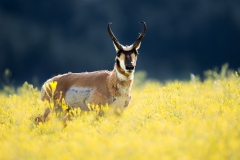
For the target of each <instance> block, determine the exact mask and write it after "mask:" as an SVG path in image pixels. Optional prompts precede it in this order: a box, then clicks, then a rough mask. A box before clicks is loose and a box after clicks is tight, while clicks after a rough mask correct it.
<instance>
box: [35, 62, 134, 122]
mask: <svg viewBox="0 0 240 160" xmlns="http://www.w3.org/2000/svg"><path fill="white" fill-rule="evenodd" d="M117 72H120V73H121V74H124V75H125V76H126V77H128V76H130V74H126V73H125V72H124V71H123V70H122V69H121V68H120V67H118V66H117V65H116V64H115V67H114V69H113V71H111V72H110V71H96V72H86V73H67V74H63V75H58V76H55V77H53V78H51V79H49V80H48V81H47V82H46V83H45V84H44V85H43V87H42V90H41V92H42V95H41V99H42V100H43V101H45V100H47V101H50V99H51V98H52V97H53V100H54V103H55V104H57V102H56V101H60V102H61V100H62V99H63V98H64V99H65V96H66V92H67V91H68V90H69V89H70V88H71V87H86V88H92V89H93V91H92V93H91V95H90V96H89V97H88V98H87V99H86V102H85V103H86V105H87V104H98V105H105V104H109V105H116V106H114V107H115V109H117V108H120V109H123V108H126V107H127V106H128V105H129V103H130V100H131V95H130V92H128V91H130V90H131V86H132V82H133V81H132V80H127V81H122V80H120V79H119V78H118V77H117ZM51 81H55V82H57V87H56V90H55V92H54V95H51V88H50V89H48V88H47V87H44V86H45V85H47V83H48V82H51ZM44 88H47V89H44ZM123 93H124V95H123ZM118 97H121V98H120V99H122V100H123V101H124V102H123V103H122V102H121V100H120V102H117V103H116V104H115V103H114V101H115V100H116V99H117V100H118ZM117 100H116V101H117ZM69 107H70V108H71V106H69ZM49 113H50V109H49V108H47V109H46V110H45V112H44V114H43V117H42V118H40V117H37V118H36V119H35V121H36V122H37V123H39V122H45V121H47V120H48V114H49ZM68 119H69V117H68Z"/></svg>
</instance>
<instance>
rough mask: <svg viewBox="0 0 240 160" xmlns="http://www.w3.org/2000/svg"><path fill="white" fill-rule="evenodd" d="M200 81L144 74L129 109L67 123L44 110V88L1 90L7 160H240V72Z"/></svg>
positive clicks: (2, 147) (0, 138)
mask: <svg viewBox="0 0 240 160" xmlns="http://www.w3.org/2000/svg"><path fill="white" fill-rule="evenodd" d="M206 75H207V76H206V78H205V79H204V80H202V81H201V80H199V78H198V77H196V76H194V75H191V79H190V80H189V81H172V82H166V83H164V84H163V83H160V82H156V81H147V80H145V81H142V79H143V78H142V77H143V74H142V73H138V74H137V75H136V77H135V82H134V83H135V84H134V87H133V91H132V96H133V100H132V102H131V104H130V106H129V107H128V108H127V109H126V110H125V111H124V112H123V113H122V114H121V115H120V116H119V115H116V114H113V111H112V110H111V107H110V106H109V107H108V106H105V107H103V111H102V112H103V113H104V114H102V115H101V116H99V115H98V114H96V111H95V110H94V109H93V111H91V112H88V113H81V112H80V111H79V110H75V111H74V117H73V120H72V121H70V122H68V123H67V127H63V123H62V121H61V119H60V118H57V117H56V116H54V115H52V117H51V119H50V121H49V122H47V123H44V124H40V125H38V126H36V125H35V123H34V118H35V117H36V116H39V115H40V114H41V113H42V112H43V110H44V109H45V105H44V103H43V102H42V101H41V100H40V91H39V90H38V89H36V88H34V87H33V86H32V85H29V84H27V83H25V84H24V85H23V86H22V87H20V88H18V89H14V88H11V87H9V86H6V87H4V89H3V90H2V91H0V159H1V160H6V159H14V160H15V159H51V160H52V159H190V160H192V159H194V160H195V159H201V160H202V159H217V160H221V159H236V160H238V159H240V77H239V75H238V72H233V71H229V70H227V69H226V67H225V68H224V67H223V69H222V71H220V72H216V71H207V72H206Z"/></svg>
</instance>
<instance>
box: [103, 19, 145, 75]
mask: <svg viewBox="0 0 240 160" xmlns="http://www.w3.org/2000/svg"><path fill="white" fill-rule="evenodd" d="M140 23H142V24H143V30H142V33H139V36H138V38H137V40H136V41H135V42H134V43H133V44H132V45H130V46H123V45H121V44H120V43H119V41H118V40H117V38H116V37H115V36H114V34H113V32H112V30H111V29H110V24H111V23H109V24H108V33H109V35H110V37H111V39H112V41H113V45H114V47H115V49H116V52H117V56H116V63H117V67H119V68H120V70H121V72H122V73H123V74H126V75H130V74H132V73H133V72H134V69H135V66H136V62H137V56H138V49H139V48H140V45H141V41H142V39H143V37H144V36H145V33H146V29H147V27H146V23H145V22H140Z"/></svg>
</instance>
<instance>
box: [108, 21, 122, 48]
mask: <svg viewBox="0 0 240 160" xmlns="http://www.w3.org/2000/svg"><path fill="white" fill-rule="evenodd" d="M110 24H112V23H111V22H109V23H108V33H109V35H110V37H111V38H112V40H113V43H114V44H115V46H116V47H117V48H118V49H119V50H123V48H122V45H121V44H120V43H119V41H118V40H117V38H116V37H115V36H114V34H113V32H112V30H111V28H110Z"/></svg>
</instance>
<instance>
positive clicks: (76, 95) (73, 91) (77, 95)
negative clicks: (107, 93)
mask: <svg viewBox="0 0 240 160" xmlns="http://www.w3.org/2000/svg"><path fill="white" fill-rule="evenodd" d="M92 91H93V89H91V88H79V87H71V88H70V89H69V90H68V91H67V92H66V96H65V101H66V103H67V105H68V106H69V107H70V108H77V107H79V108H80V109H81V110H85V111H86V110H89V109H88V107H87V104H86V100H87V99H88V98H89V97H90V96H91V93H92Z"/></svg>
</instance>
